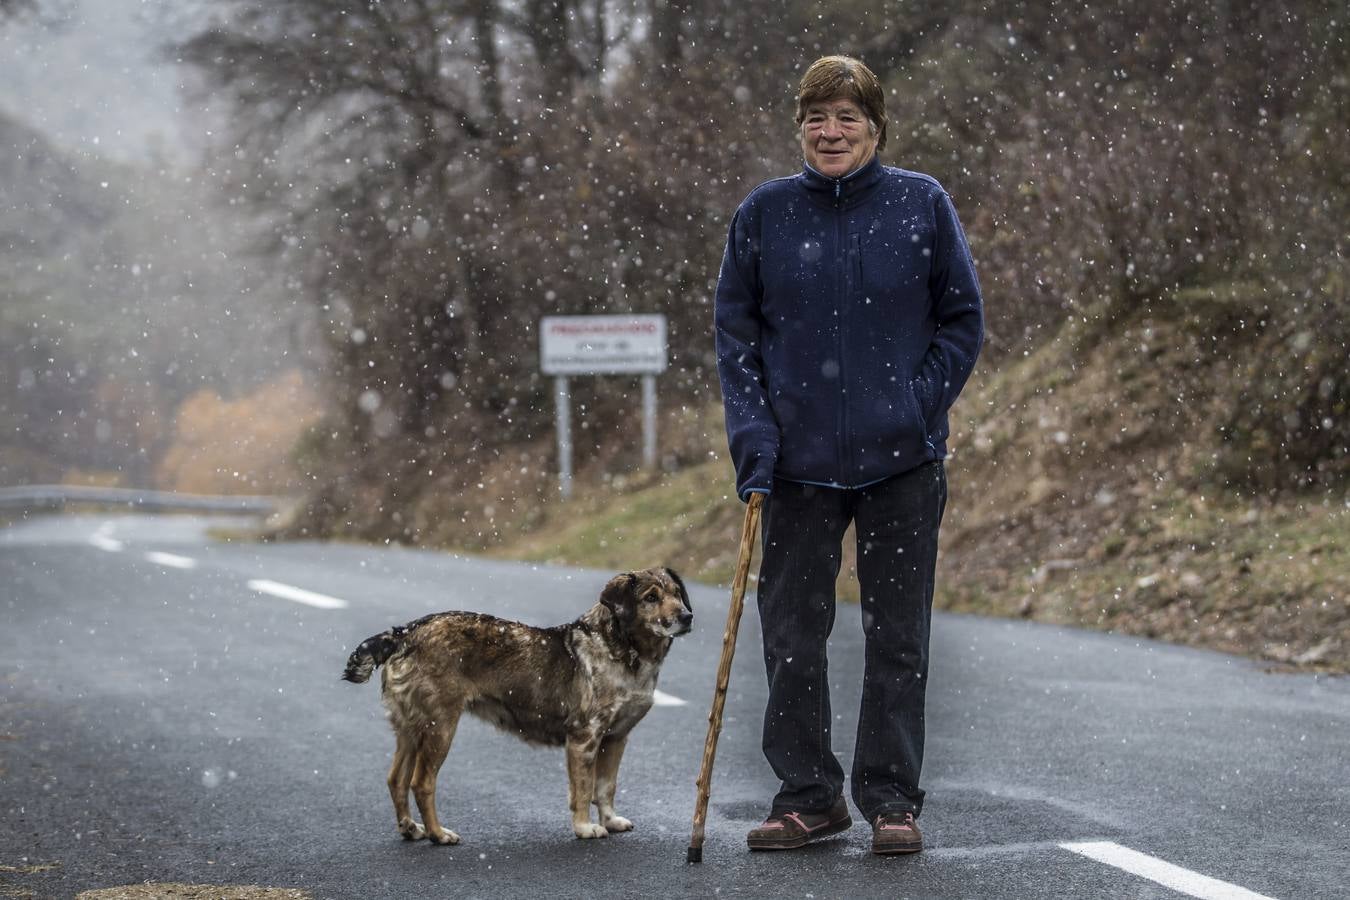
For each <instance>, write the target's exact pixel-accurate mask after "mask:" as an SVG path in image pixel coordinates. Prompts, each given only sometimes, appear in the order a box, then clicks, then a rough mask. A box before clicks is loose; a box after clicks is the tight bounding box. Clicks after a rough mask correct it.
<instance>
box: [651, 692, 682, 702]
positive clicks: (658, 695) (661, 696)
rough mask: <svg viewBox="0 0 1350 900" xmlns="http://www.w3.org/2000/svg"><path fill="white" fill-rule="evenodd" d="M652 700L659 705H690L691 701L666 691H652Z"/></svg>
mask: <svg viewBox="0 0 1350 900" xmlns="http://www.w3.org/2000/svg"><path fill="white" fill-rule="evenodd" d="M652 702H653V703H655V704H656V705H657V706H688V705H689V701H687V700H681V699H680V698H679V697H675V696H672V695H671V694H667V693H666V692H665V691H652Z"/></svg>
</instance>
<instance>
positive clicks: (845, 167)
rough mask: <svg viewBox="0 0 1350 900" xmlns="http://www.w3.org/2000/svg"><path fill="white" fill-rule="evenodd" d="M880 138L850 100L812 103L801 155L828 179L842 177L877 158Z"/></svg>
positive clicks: (806, 117) (804, 120)
mask: <svg viewBox="0 0 1350 900" xmlns="http://www.w3.org/2000/svg"><path fill="white" fill-rule="evenodd" d="M878 137H879V135H878V134H877V131H876V129H875V128H874V127H873V125H872V123H871V122H869V121H868V119H867V116H866V115H865V114H864V113H863V111H862V108H861V107H860V106H858V104H857V103H855V102H853V101H852V100H849V99H838V100H830V101H828V102H822V103H812V104H810V105H809V106H807V107H806V109H805V110H804V114H803V116H802V156H803V157H805V159H806V164H807V165H808V166H810V167H811V168H813V169H815V170H816V171H817V172H819V173H820V174H822V175H824V176H826V177H827V178H843V177H844V176H845V175H847V174H848V173H850V172H852V171H854V170H855V169H857V168H859V167H861V166H863V165H866V164H867V163H868V161H870V160H871V159H872V157H873V156H875V155H876V152H877V140H878Z"/></svg>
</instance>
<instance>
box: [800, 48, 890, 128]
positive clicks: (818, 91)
mask: <svg viewBox="0 0 1350 900" xmlns="http://www.w3.org/2000/svg"><path fill="white" fill-rule="evenodd" d="M841 99H844V100H852V101H853V102H854V103H856V104H858V106H859V107H861V108H862V111H863V114H864V115H865V116H867V119H868V121H869V122H871V123H872V127H873V128H875V129H876V130H877V131H878V132H880V135H879V136H878V138H877V149H878V150H880V149H882V148H883V147H885V146H886V93H885V91H883V90H882V89H881V81H880V80H878V78H877V76H876V74H875V73H874V72H873V71H872V70H871V69H869V68H867V65H866V64H865V63H863V61H862V60H860V59H854V58H853V57H851V56H822V57H821V58H820V59H818V60H816V61H815V62H813V63H811V67H810V68H809V69H807V70H806V74H805V75H803V76H802V82H801V84H800V85H799V86H798V88H797V119H796V122H797V125H798V126H800V125H801V124H802V120H803V119H804V118H806V108H807V107H808V106H810V105H812V104H814V103H828V102H829V101H831V100H841Z"/></svg>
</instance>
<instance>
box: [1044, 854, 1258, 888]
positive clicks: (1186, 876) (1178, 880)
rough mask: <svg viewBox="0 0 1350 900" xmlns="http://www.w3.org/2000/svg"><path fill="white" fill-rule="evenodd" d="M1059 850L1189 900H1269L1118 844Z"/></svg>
mask: <svg viewBox="0 0 1350 900" xmlns="http://www.w3.org/2000/svg"><path fill="white" fill-rule="evenodd" d="M1060 846H1061V847H1063V848H1064V849H1065V850H1071V851H1073V852H1074V853H1077V854H1079V855H1080V856H1086V857H1087V858H1088V859H1095V860H1096V861H1097V862H1099V863H1105V864H1106V865H1108V866H1115V867H1116V868H1117V869H1123V870H1125V871H1126V872H1129V873H1130V874H1131V875H1138V876H1139V877H1140V878H1147V879H1148V880H1149V881H1154V882H1157V883H1158V884H1161V885H1162V886H1163V887H1167V888H1171V889H1172V890H1174V891H1178V892H1180V893H1182V894H1186V895H1187V896H1190V897H1200V898H1203V900H1272V898H1270V897H1267V896H1266V895H1265V894H1257V893H1254V892H1253V891H1249V890H1247V889H1246V888H1243V887H1238V886H1237V885H1235V884H1229V883H1228V882H1226V881H1220V880H1219V879H1217V878H1210V877H1209V876H1208V875H1201V874H1200V873H1198V872H1192V871H1191V870H1190V869H1183V868H1182V867H1181V866H1174V865H1172V864H1171V863H1168V862H1163V861H1162V860H1160V859H1155V858H1154V857H1152V856H1149V855H1147V854H1145V853H1140V852H1139V851H1137V850H1131V849H1130V848H1129V847H1122V846H1121V845H1120V844H1113V843H1111V842H1110V841H1093V842H1091V843H1085V844H1060Z"/></svg>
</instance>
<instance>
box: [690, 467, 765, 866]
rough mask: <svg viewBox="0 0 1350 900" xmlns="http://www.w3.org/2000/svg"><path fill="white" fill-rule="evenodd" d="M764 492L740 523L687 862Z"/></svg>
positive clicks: (698, 855) (699, 846) (694, 849)
mask: <svg viewBox="0 0 1350 900" xmlns="http://www.w3.org/2000/svg"><path fill="white" fill-rule="evenodd" d="M763 503H764V495H763V494H760V493H754V494H751V495H750V502H749V503H747V504H746V505H745V524H744V525H743V526H742V527H741V550H740V555H739V556H738V557H737V559H736V577H735V578H734V579H732V582H731V606H730V608H728V609H727V630H726V632H725V633H724V634H723V635H722V661H721V662H720V663H719V664H718V666H717V689H716V690H715V691H714V692H713V704H712V711H711V712H709V713H708V738H707V740H705V741H704V742H703V767H702V768H701V769H700V770H699V773H698V797H697V799H696V800H695V801H694V833H693V835H692V836H691V837H690V838H689V853H688V855H687V856H686V857H685V859H686V861H687V862H691V863H701V862H703V826H704V824H705V822H706V820H707V818H708V794H709V793H710V792H711V791H712V768H713V758H714V757H715V756H717V738H718V736H719V735H720V734H721V733H722V707H724V706H725V705H726V702H727V682H728V681H729V680H730V678H731V658H732V657H733V656H735V655H736V632H737V630H739V629H740V627H741V608H742V607H743V606H744V605H745V583H746V581H747V580H749V577H750V556H751V551H752V550H753V549H754V544H755V530H756V529H757V528H758V527H759V508H760V506H761V505H763Z"/></svg>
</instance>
